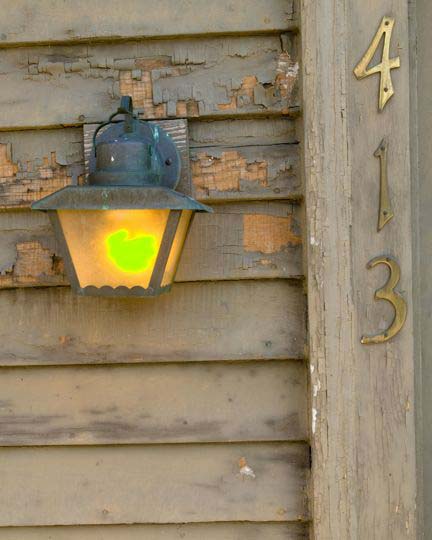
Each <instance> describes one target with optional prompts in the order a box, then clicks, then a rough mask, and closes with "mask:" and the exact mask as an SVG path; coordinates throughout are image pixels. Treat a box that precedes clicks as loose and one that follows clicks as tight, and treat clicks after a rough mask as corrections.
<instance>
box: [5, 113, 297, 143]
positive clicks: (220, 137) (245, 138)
mask: <svg viewBox="0 0 432 540" xmlns="http://www.w3.org/2000/svg"><path fill="white" fill-rule="evenodd" d="M296 124H297V121H296V120H293V119H292V118H287V117H285V116H282V117H277V116H272V117H268V118H225V119H223V120H221V119H212V120H196V119H191V120H190V121H189V122H188V128H189V144H190V147H191V148H201V147H203V146H209V147H211V146H231V147H232V146H257V145H259V146H265V145H273V144H297V143H298V142H299V137H298V134H297V130H296ZM1 137H2V133H1V132H0V141H1Z"/></svg>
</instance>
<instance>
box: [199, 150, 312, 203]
mask: <svg viewBox="0 0 432 540" xmlns="http://www.w3.org/2000/svg"><path fill="white" fill-rule="evenodd" d="M297 158H298V149H297V146H295V145H285V144H282V145H275V146H248V147H244V148H237V149H233V148H224V147H213V148H201V149H194V150H193V151H192V155H191V159H192V163H191V168H192V184H193V193H194V195H195V197H196V198H197V199H200V200H202V201H205V202H217V201H226V200H238V199H239V198H240V197H241V198H242V199H262V198H265V199H273V198H282V197H283V198H296V199H298V198H300V196H301V191H302V190H301V183H300V176H299V174H298V168H297V167H298V163H297Z"/></svg>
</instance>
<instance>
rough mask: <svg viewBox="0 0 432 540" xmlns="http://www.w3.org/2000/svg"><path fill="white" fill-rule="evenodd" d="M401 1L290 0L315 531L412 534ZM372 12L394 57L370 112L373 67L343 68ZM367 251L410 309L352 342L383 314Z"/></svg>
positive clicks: (339, 537) (342, 536) (341, 535)
mask: <svg viewBox="0 0 432 540" xmlns="http://www.w3.org/2000/svg"><path fill="white" fill-rule="evenodd" d="M407 7H408V2H407V1H406V0H379V1H378V0H367V1H363V2H358V1H353V0H349V1H346V0H331V1H327V2H317V1H316V0H302V2H301V10H302V11H301V13H302V40H303V54H302V59H303V68H302V75H303V92H304V97H305V99H306V100H307V101H306V103H305V108H304V111H305V114H304V128H305V136H304V155H305V169H304V170H305V198H306V213H307V245H308V303H309V309H308V313H309V328H310V363H311V364H310V370H311V406H312V415H311V416H312V419H311V420H312V421H311V424H312V448H313V458H312V463H313V471H312V477H313V490H312V495H311V502H312V506H313V508H312V512H313V515H314V538H316V539H317V540H328V539H330V538H331V539H332V540H346V539H348V538H349V539H351V538H361V539H365V538H377V539H383V538H386V539H387V538H389V539H390V538H404V539H407V540H408V539H414V538H416V470H415V433H414V385H413V382H414V380H413V379H414V377H413V368H414V350H413V323H412V313H413V309H412V294H411V288H412V281H411V279H412V271H411V268H412V254H411V241H412V240H411V227H412V222H411V194H410V188H411V185H410V182H411V181H410V140H409V134H410V126H409V114H410V113H409V110H410V102H409V97H410V79H409V41H408V27H407V26H408V11H407ZM383 15H390V16H392V17H395V19H396V25H395V28H394V31H393V37H392V43H391V47H390V57H391V58H393V57H395V56H398V55H400V57H401V68H400V69H399V70H392V74H391V77H392V80H393V84H394V87H395V92H396V95H395V96H394V97H393V98H392V99H391V101H389V103H388V104H387V106H386V108H385V110H384V111H383V112H382V113H379V112H378V87H379V75H374V76H373V77H368V78H366V79H365V80H362V81H357V80H356V78H355V77H354V75H353V69H354V67H355V66H356V65H357V63H358V62H359V60H360V58H361V57H362V56H363V55H364V53H365V51H366V49H367V48H368V47H369V45H370V43H371V41H372V39H373V36H374V34H375V32H376V30H377V28H378V26H379V24H380V22H381V20H382V17H383ZM379 54H381V53H379ZM377 62H379V60H377ZM373 65H375V60H374V62H373ZM385 136H387V137H388V138H389V180H390V193H391V200H392V205H393V208H394V211H395V217H394V218H393V220H392V221H391V222H390V223H389V224H387V225H386V227H385V228H384V229H383V230H382V231H381V232H379V233H377V221H378V209H379V162H378V160H377V159H376V158H375V157H374V152H375V150H376V149H377V147H378V145H379V144H380V141H381V140H382V139H383V137H385ZM378 255H392V256H393V257H395V258H396V259H397V261H398V262H399V264H400V266H401V271H402V278H401V282H400V284H399V285H398V287H397V290H398V291H401V292H402V294H403V296H404V298H405V299H406V301H407V302H408V311H409V315H408V318H407V321H406V324H405V327H404V329H403V330H402V332H401V333H400V334H399V335H398V336H397V337H396V338H395V339H393V340H392V341H390V342H388V343H386V344H381V345H370V346H365V345H361V343H360V337H361V335H362V334H371V333H375V332H379V331H383V330H385V328H387V327H388V326H389V325H390V323H391V322H392V319H393V316H394V313H393V312H392V310H391V309H390V308H389V307H390V306H388V305H387V302H376V301H374V293H375V290H376V289H378V288H379V287H381V286H382V285H383V284H384V283H385V282H386V280H387V279H388V277H387V275H386V272H385V271H384V269H383V268H377V269H374V270H368V269H367V268H366V264H367V262H368V261H369V260H371V259H372V258H373V257H376V256H378Z"/></svg>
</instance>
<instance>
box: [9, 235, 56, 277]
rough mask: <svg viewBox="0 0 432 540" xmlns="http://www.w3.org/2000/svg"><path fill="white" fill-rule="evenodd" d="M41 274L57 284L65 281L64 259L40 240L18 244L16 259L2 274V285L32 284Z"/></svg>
mask: <svg viewBox="0 0 432 540" xmlns="http://www.w3.org/2000/svg"><path fill="white" fill-rule="evenodd" d="M40 276H44V279H45V280H47V281H49V280H50V279H51V280H52V281H53V282H54V283H55V284H63V283H64V281H65V276H64V267H63V261H61V260H60V259H59V258H58V257H57V256H56V255H55V254H54V253H53V251H52V250H51V249H48V248H45V247H44V246H42V244H41V243H40V242H38V241H29V242H19V243H17V244H16V259H15V261H14V262H13V263H11V265H10V268H9V269H8V270H7V271H4V272H2V274H1V275H0V287H13V286H17V285H20V286H32V285H34V284H35V283H36V282H38V281H39V280H40Z"/></svg>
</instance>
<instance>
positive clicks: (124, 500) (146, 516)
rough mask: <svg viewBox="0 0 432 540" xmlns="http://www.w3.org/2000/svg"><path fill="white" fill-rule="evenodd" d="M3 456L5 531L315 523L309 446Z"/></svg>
mask: <svg viewBox="0 0 432 540" xmlns="http://www.w3.org/2000/svg"><path fill="white" fill-rule="evenodd" d="M0 457H1V458H0V475H1V478H2V482H1V484H0V505H1V508H2V511H1V513H0V524H1V525H3V526H7V525H8V526H11V525H76V524H81V525H89V524H109V523H112V524H125V523H146V522H147V523H185V522H189V523H193V522H203V521H204V522H206V521H300V520H304V519H307V508H306V504H305V496H304V490H305V487H306V477H307V469H308V461H309V459H308V449H307V446H306V445H303V444H287V443H262V444H247V445H244V444H243V445H242V444H230V445H225V444H221V445H204V446H202V445H199V444H194V445H161V446H158V445H154V446H145V447H142V446H117V447H97V446H96V447H74V448H67V447H66V448H65V447H63V448H62V447H51V448H47V447H45V448H10V449H6V448H3V449H1V450H0ZM246 466H248V467H250V468H251V469H252V471H253V474H254V476H255V477H253V476H251V475H246V474H245V467H246ZM242 471H243V472H242ZM250 474H251V473H250Z"/></svg>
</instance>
